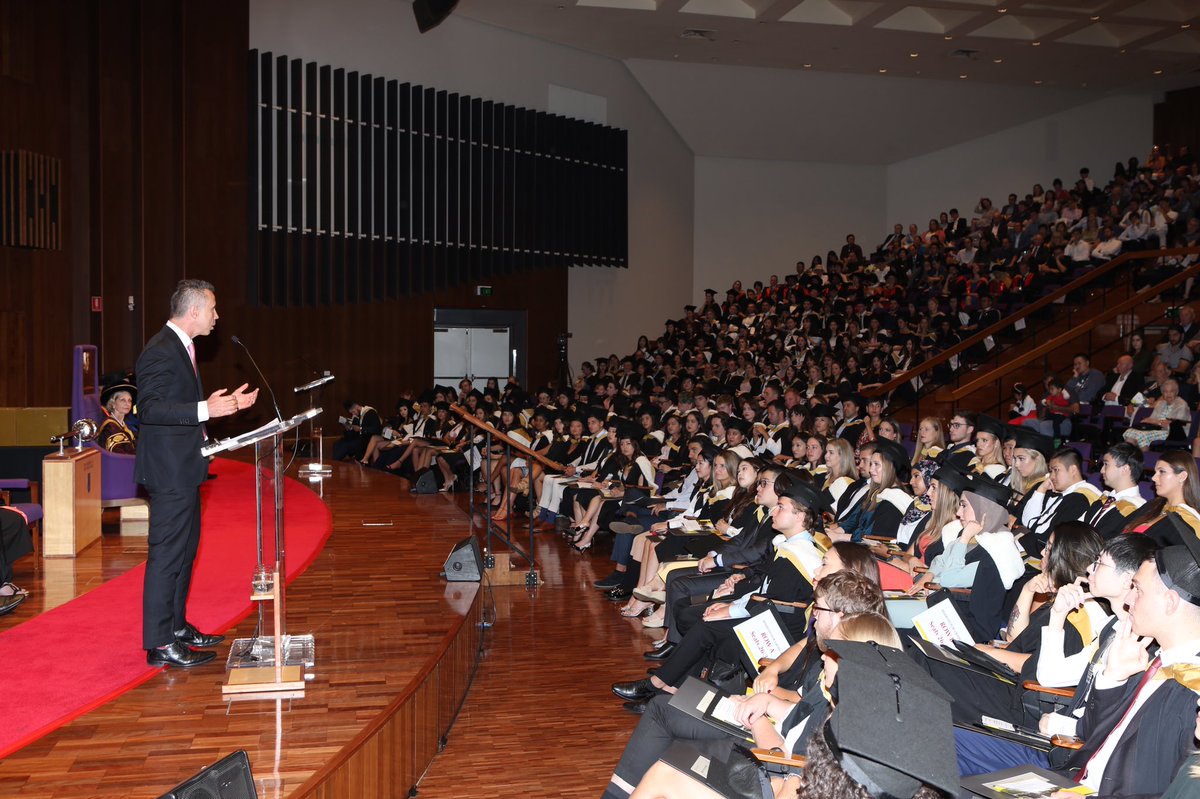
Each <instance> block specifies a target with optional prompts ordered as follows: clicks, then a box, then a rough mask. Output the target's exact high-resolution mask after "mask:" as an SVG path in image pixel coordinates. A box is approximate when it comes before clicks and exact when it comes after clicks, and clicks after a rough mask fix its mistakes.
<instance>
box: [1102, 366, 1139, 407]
mask: <svg viewBox="0 0 1200 799" xmlns="http://www.w3.org/2000/svg"><path fill="white" fill-rule="evenodd" d="M1116 382H1117V373H1116V372H1109V373H1108V379H1107V380H1105V381H1104V388H1102V389H1100V396H1099V397H1097V398H1096V399H1097V401H1098V402H1103V401H1104V400H1103V399H1102V398H1103V397H1104V395H1105V394H1107V393H1108V392H1110V391H1112V387H1113V385H1114V384H1115V383H1116ZM1144 385H1146V382H1145V380H1144V379H1143V378H1142V376H1141V375H1139V374H1138V373H1137V372H1130V373H1129V377H1128V378H1127V379H1126V380H1125V385H1123V386H1121V395H1120V396H1119V397H1117V402H1118V403H1120V404H1121V405H1128V404H1129V402H1130V400H1132V399H1133V395H1134V394H1136V393H1138V392H1139V391H1141V390H1142V386H1144Z"/></svg>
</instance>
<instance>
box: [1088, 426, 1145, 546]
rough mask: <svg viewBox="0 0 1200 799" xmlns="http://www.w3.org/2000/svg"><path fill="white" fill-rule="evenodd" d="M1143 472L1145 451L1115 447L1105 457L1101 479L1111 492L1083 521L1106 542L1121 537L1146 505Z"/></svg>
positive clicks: (1094, 503)
mask: <svg viewBox="0 0 1200 799" xmlns="http://www.w3.org/2000/svg"><path fill="white" fill-rule="evenodd" d="M1142 470H1143V463H1142V451H1141V450H1140V449H1138V448H1137V447H1135V446H1133V445H1132V444H1128V443H1126V442H1121V443H1120V444H1114V445H1113V446H1111V447H1109V448H1108V451H1107V452H1105V453H1104V457H1103V458H1102V459H1101V461H1100V479H1102V480H1103V481H1104V484H1105V485H1106V486H1108V489H1107V490H1106V491H1105V492H1104V493H1103V494H1101V495H1100V499H1098V500H1096V501H1095V502H1093V503H1092V504H1091V506H1090V507H1088V510H1087V513H1085V514H1084V515H1083V520H1084V521H1085V522H1087V523H1088V524H1090V525H1091V526H1092V527H1094V528H1096V532H1098V533H1100V535H1101V536H1103V537H1104V538H1105V539H1109V538H1113V537H1114V536H1117V535H1120V534H1121V533H1122V531H1124V529H1125V525H1126V523H1127V520H1128V519H1129V518H1130V517H1131V516H1133V514H1134V513H1136V512H1137V511H1138V510H1139V509H1140V508H1141V507H1142V506H1143V505H1145V504H1146V500H1145V498H1144V497H1143V496H1142V492H1141V490H1140V489H1139V488H1138V481H1139V480H1141V479H1142Z"/></svg>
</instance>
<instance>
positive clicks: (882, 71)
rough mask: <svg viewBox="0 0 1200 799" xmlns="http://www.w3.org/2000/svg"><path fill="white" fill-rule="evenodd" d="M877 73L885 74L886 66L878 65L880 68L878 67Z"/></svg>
mask: <svg viewBox="0 0 1200 799" xmlns="http://www.w3.org/2000/svg"><path fill="white" fill-rule="evenodd" d="M879 74H880V75H886V74H887V67H880V68H879Z"/></svg>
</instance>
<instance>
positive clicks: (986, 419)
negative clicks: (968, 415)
mask: <svg viewBox="0 0 1200 799" xmlns="http://www.w3.org/2000/svg"><path fill="white" fill-rule="evenodd" d="M1011 426H1012V425H1005V424H1004V423H1003V422H1001V421H1000V420H999V419H997V418H996V417H995V416H988V415H987V414H986V413H981V414H979V416H978V417H976V419H975V435H979V434H980V433H991V434H992V435H994V436H995V437H996V438H997V439H1002V438H1004V428H1005V427H1011Z"/></svg>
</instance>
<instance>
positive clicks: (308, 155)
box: [301, 61, 321, 308]
mask: <svg viewBox="0 0 1200 799" xmlns="http://www.w3.org/2000/svg"><path fill="white" fill-rule="evenodd" d="M320 112H321V109H320V107H319V106H318V105H317V65H316V63H315V62H313V61H310V62H308V63H307V64H305V65H304V228H303V235H304V258H303V271H304V277H303V282H304V290H303V295H302V300H301V302H302V304H303V305H304V307H306V308H311V307H312V306H314V305H316V303H317V274H318V268H317V260H318V257H319V253H318V247H319V245H318V241H319V239H318V237H317V227H318V222H319V217H318V214H319V207H318V204H317V186H318V184H319V183H320V170H319V169H318V167H317V164H318V159H319V158H320V155H321V147H320V143H319V142H318V140H317V120H318V117H319V115H320Z"/></svg>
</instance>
